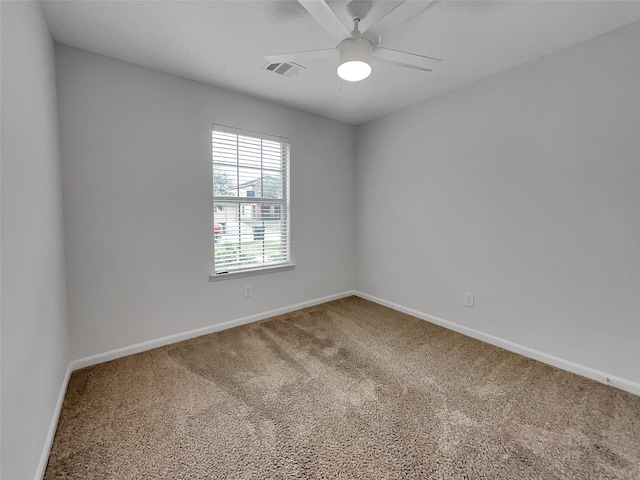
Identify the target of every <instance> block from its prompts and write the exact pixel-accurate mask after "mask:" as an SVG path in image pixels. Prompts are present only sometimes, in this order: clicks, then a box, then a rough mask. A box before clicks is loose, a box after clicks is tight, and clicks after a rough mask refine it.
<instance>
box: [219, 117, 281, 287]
mask: <svg viewBox="0 0 640 480" xmlns="http://www.w3.org/2000/svg"><path fill="white" fill-rule="evenodd" d="M211 139H212V161H213V252H214V274H213V275H212V276H211V277H212V280H215V279H216V278H220V277H224V276H226V275H231V274H234V273H235V274H238V275H240V274H253V273H263V272H267V271H272V270H276V269H284V268H291V267H293V264H292V262H291V254H290V245H291V242H290V230H289V149H290V148H289V140H288V139H286V138H282V137H272V136H269V135H263V134H259V133H255V132H245V131H241V130H237V129H234V128H230V127H224V126H221V125H214V126H213V132H212V136H211ZM231 276H235V275H231Z"/></svg>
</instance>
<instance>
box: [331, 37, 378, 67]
mask: <svg viewBox="0 0 640 480" xmlns="http://www.w3.org/2000/svg"><path fill="white" fill-rule="evenodd" d="M372 53H373V44H372V43H371V42H370V41H369V40H367V39H365V38H362V37H359V38H347V39H345V40H343V41H342V42H340V45H338V55H339V57H340V64H343V63H345V62H364V63H369V64H370V63H371V55H372Z"/></svg>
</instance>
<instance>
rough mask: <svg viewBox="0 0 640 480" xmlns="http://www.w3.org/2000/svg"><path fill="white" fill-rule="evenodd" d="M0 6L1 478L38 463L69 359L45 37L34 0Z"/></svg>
mask: <svg viewBox="0 0 640 480" xmlns="http://www.w3.org/2000/svg"><path fill="white" fill-rule="evenodd" d="M0 8H1V9H2V12H1V14H2V55H1V58H2V93H1V100H0V101H1V103H2V181H1V190H2V254H1V261H2V268H1V270H2V272H1V273H2V307H1V314H2V324H1V327H0V328H1V336H2V354H1V363H2V416H1V423H2V438H1V440H2V457H1V464H2V472H1V476H2V478H3V479H4V478H6V479H7V480H9V479H11V480H22V479H32V478H34V476H35V475H36V473H37V471H38V469H39V468H41V467H43V464H42V463H39V462H40V461H41V460H42V459H41V456H42V454H43V450H44V448H45V445H46V444H47V435H48V432H49V427H50V426H51V422H52V418H54V417H55V413H56V403H57V401H58V397H59V395H60V391H61V387H62V385H63V384H64V380H65V374H66V370H67V366H68V363H69V357H68V342H67V305H66V294H65V290H66V286H65V266H64V242H63V234H62V199H61V182H60V155H59V147H58V120H57V111H56V85H55V63H54V60H55V56H54V46H53V41H52V40H51V35H50V34H49V29H48V27H47V25H46V23H45V21H44V17H43V15H42V12H41V10H40V4H38V3H32V2H2V5H1V7H0ZM54 426H55V425H54ZM44 460H45V461H46V458H45V459H44Z"/></svg>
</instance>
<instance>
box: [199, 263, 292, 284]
mask: <svg viewBox="0 0 640 480" xmlns="http://www.w3.org/2000/svg"><path fill="white" fill-rule="evenodd" d="M295 267H296V264H295V263H287V264H286V265H274V266H273V267H263V268H253V269H251V270H239V271H237V272H229V273H212V274H210V275H209V281H210V282H218V281H220V280H231V279H232V278H242V277H253V276H255V275H264V274H265V273H276V272H284V271H287V270H293V269H294V268H295Z"/></svg>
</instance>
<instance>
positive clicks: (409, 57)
mask: <svg viewBox="0 0 640 480" xmlns="http://www.w3.org/2000/svg"><path fill="white" fill-rule="evenodd" d="M373 56H374V57H375V58H379V59H380V60H384V61H385V62H391V63H395V64H397V65H402V66H403V67H408V68H415V69H416V70H423V71H425V72H431V71H432V70H431V68H429V67H431V66H433V62H441V61H442V60H441V59H440V58H433V57H427V56H426V55H418V54H416V53H408V52H401V51H400V50H392V49H390V48H382V47H376V48H375V49H374V50H373Z"/></svg>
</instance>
